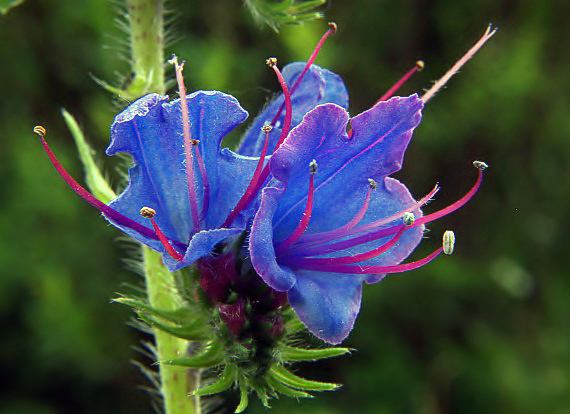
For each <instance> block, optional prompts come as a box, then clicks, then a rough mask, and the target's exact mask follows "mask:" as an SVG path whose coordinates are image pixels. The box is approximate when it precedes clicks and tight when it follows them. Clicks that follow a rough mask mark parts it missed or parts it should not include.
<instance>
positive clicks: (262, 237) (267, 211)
mask: <svg viewBox="0 0 570 414" xmlns="http://www.w3.org/2000/svg"><path fill="white" fill-rule="evenodd" d="M282 195H283V191H282V190H281V189H278V188H273V187H268V188H265V189H264V190H263V192H262V196H261V204H260V206H259V210H258V212H257V214H256V215H255V218H254V219H253V224H252V226H251V234H250V237H249V252H250V255H251V263H252V264H253V267H254V268H255V271H256V272H257V274H259V275H260V276H261V278H262V279H263V280H264V281H265V283H267V284H268V285H269V286H271V287H272V288H273V289H275V290H278V291H280V292H284V291H287V290H289V289H291V287H292V286H293V285H294V284H295V275H294V274H293V273H291V272H290V271H289V270H288V269H287V268H285V267H281V266H280V265H279V264H278V263H277V258H276V257H275V249H274V248H273V215H274V213H275V210H277V205H278V204H279V200H280V198H281V196H282Z"/></svg>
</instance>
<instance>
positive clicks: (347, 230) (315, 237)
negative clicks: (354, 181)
mask: <svg viewBox="0 0 570 414" xmlns="http://www.w3.org/2000/svg"><path fill="white" fill-rule="evenodd" d="M438 191H439V187H438V186H437V185H436V186H435V187H434V188H433V189H432V190H431V191H430V192H429V193H428V194H426V195H425V196H424V197H422V198H421V199H420V200H419V201H417V202H416V203H414V204H412V205H411V206H409V207H408V208H406V209H404V210H402V211H399V212H397V213H395V214H392V215H391V216H389V217H384V218H381V219H379V220H376V221H373V222H371V223H368V224H363V225H361V226H358V227H356V225H357V224H358V223H359V222H360V221H361V220H362V218H363V217H364V214H365V213H366V210H367V209H368V205H369V201H370V199H369V198H368V197H367V200H366V202H365V204H364V206H363V208H362V209H361V210H360V211H359V212H358V213H357V214H356V215H355V216H354V218H353V219H352V220H351V221H350V222H349V223H348V224H346V225H344V226H342V227H339V228H337V229H334V230H330V231H327V232H321V233H314V234H310V235H307V236H303V238H302V242H303V243H302V244H301V243H299V244H298V247H299V249H298V250H299V251H302V252H303V254H305V251H306V250H308V251H310V252H314V251H320V250H321V249H326V248H327V247H326V246H323V245H325V244H326V243H328V242H330V241H332V240H335V239H340V238H343V237H347V236H351V235H352V236H353V235H356V234H358V233H362V232H364V231H367V230H372V229H375V228H378V227H380V226H383V225H385V224H388V223H391V222H393V221H395V220H398V219H400V218H403V216H404V214H406V213H407V212H409V211H414V210H417V209H418V208H421V207H422V206H423V205H425V204H427V203H428V202H429V201H430V200H431V199H432V198H433V196H434V195H435V193H437V192H438ZM358 217H359V218H358ZM351 230H352V231H351ZM390 234H392V233H390ZM314 242H318V243H317V244H314ZM311 243H313V245H312V246H310V247H307V246H306V245H307V244H311ZM319 246H323V247H319ZM294 249H295V250H297V247H296V246H295V247H294ZM291 253H297V252H291ZM321 254H322V253H321ZM314 255H316V253H315V254H311V256H314Z"/></svg>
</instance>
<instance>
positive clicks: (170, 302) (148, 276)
mask: <svg viewBox="0 0 570 414" xmlns="http://www.w3.org/2000/svg"><path fill="white" fill-rule="evenodd" d="M127 9H128V17H129V26H130V36H131V64H132V68H131V69H132V72H133V74H134V77H133V80H132V82H131V84H130V85H129V87H128V92H129V93H130V94H131V95H132V96H141V95H144V94H145V93H148V92H156V93H160V94H164V93H165V92H166V91H165V82H164V5H163V0H127ZM142 249H143V258H144V274H145V282H146V289H147V296H148V300H149V303H150V305H151V306H152V307H153V308H156V309H162V310H172V309H175V308H176V307H177V306H179V305H180V302H181V298H180V295H179V293H178V292H177V290H176V287H175V286H176V284H175V282H174V275H173V274H172V273H170V272H169V271H168V270H167V269H166V268H165V267H164V264H163V263H162V259H161V257H160V254H158V253H156V252H154V251H153V250H151V249H149V248H147V247H143V248H142ZM154 337H155V345H156V356H157V359H158V360H159V361H164V360H167V359H173V358H178V357H181V356H184V355H185V354H186V351H187V349H188V341H185V340H182V339H179V338H176V337H174V336H171V335H169V334H167V333H166V332H161V331H160V330H157V329H154ZM159 373H160V388H161V389H160V391H161V394H162V397H163V399H164V411H165V413H166V414H199V413H200V406H199V400H193V399H192V398H190V397H189V394H190V393H191V392H192V391H193V390H194V389H195V386H196V383H197V381H198V379H197V376H196V375H197V373H198V372H191V371H189V370H188V369H186V368H181V367H175V366H168V365H162V364H161V365H159Z"/></svg>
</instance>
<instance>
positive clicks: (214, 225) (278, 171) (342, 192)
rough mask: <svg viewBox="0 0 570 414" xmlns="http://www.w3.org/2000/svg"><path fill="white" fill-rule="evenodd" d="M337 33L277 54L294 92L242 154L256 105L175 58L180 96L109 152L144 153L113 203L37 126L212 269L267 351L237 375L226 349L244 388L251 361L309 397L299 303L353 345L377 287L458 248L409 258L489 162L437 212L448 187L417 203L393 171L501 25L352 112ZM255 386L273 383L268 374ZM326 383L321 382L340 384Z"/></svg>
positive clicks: (246, 333)
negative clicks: (196, 85)
mask: <svg viewBox="0 0 570 414" xmlns="http://www.w3.org/2000/svg"><path fill="white" fill-rule="evenodd" d="M335 31H336V25H335V24H334V23H331V24H330V28H329V30H328V31H327V32H326V33H325V35H324V36H323V37H322V38H321V40H320V41H319V43H318V44H317V47H316V48H315V50H314V52H313V53H312V55H311V56H310V58H309V60H308V61H307V62H306V63H294V64H291V65H288V66H287V67H285V68H284V70H283V73H282V72H281V71H280V70H279V69H278V67H277V61H276V59H274V58H269V59H268V60H267V63H268V65H269V67H270V68H271V69H272V70H273V71H274V73H275V75H276V77H277V79H278V81H279V83H280V86H281V89H282V93H281V94H280V95H278V96H277V97H275V98H274V99H273V100H272V101H271V102H269V103H268V105H267V106H266V107H265V109H264V110H263V111H262V112H261V113H260V114H259V116H258V117H257V118H256V119H255V120H254V121H253V123H252V125H251V126H250V128H249V129H248V131H247V132H246V134H245V136H244V137H243V139H242V141H241V144H240V146H239V149H238V151H237V152H234V151H232V150H230V149H228V148H222V141H223V139H224V137H225V136H226V135H228V133H230V131H232V130H233V129H234V128H235V127H236V126H237V125H239V124H240V123H242V122H244V120H245V119H246V117H247V112H246V111H245V110H244V109H242V108H241V106H240V105H239V103H238V101H237V100H236V99H235V98H233V97H232V96H230V95H227V94H224V93H222V92H217V91H198V92H194V93H192V94H189V95H187V94H186V90H185V86H184V80H183V77H182V70H183V64H179V63H178V61H177V60H176V59H175V58H173V60H172V63H173V64H174V66H175V71H176V78H177V82H178V87H179V93H180V98H179V99H176V100H172V101H169V100H168V97H166V96H160V95H158V94H150V95H146V96H144V97H142V98H140V99H139V100H137V101H136V102H134V103H132V104H131V105H129V106H128V107H127V108H126V109H125V110H124V111H122V112H121V113H120V114H119V115H117V116H116V118H115V121H114V122H113V124H112V126H111V143H110V145H109V147H108V149H107V154H108V155H114V154H117V153H120V152H125V153H128V154H130V155H131V156H132V158H133V160H134V165H133V166H132V167H131V169H130V170H129V182H128V185H127V187H126V188H125V190H124V191H123V193H122V194H121V195H119V196H118V197H117V198H116V199H115V200H113V201H112V202H110V203H109V204H108V205H107V204H105V203H103V202H101V201H99V200H98V199H96V198H95V197H94V196H93V195H92V194H91V193H89V192H88V191H87V190H86V189H84V188H83V187H82V186H81V185H80V184H78V183H77V182H76V181H75V180H74V179H73V178H72V177H71V176H70V175H69V174H68V173H67V172H66V171H65V169H64V168H63V167H62V166H61V164H60V163H59V162H58V160H57V159H56V157H55V155H54V153H53V152H52V150H51V149H50V147H49V146H48V143H47V141H46V139H45V129H43V128H42V127H36V128H35V131H36V132H37V133H38V134H39V135H40V140H41V143H42V145H43V147H44V149H45V151H46V152H47V154H48V156H49V158H50V160H51V162H52V163H53V165H54V166H55V168H56V169H57V171H58V172H59V173H60V175H61V176H62V177H63V179H64V180H65V181H66V182H67V183H68V184H69V185H70V186H71V188H72V189H73V190H74V191H75V192H76V193H77V194H78V195H80V196H81V197H82V198H84V199H85V200H86V201H88V202H89V203H90V204H91V205H93V206H94V207H95V208H97V209H98V210H99V211H101V213H103V215H104V216H105V218H107V219H108V220H109V221H110V222H111V224H113V225H114V226H116V227H118V228H119V229H121V230H122V231H124V232H125V233H127V234H128V235H129V236H131V237H133V238H134V239H136V240H138V241H140V242H141V243H144V244H145V245H147V246H149V247H151V248H152V249H154V250H156V251H158V252H160V253H162V256H163V259H164V263H165V264H166V266H167V267H168V268H169V269H170V270H177V269H181V268H184V267H187V266H190V265H194V264H196V269H197V272H198V274H199V280H200V287H201V289H202V291H203V293H204V294H205V296H206V297H207V298H208V300H209V303H210V304H211V305H214V307H215V308H216V309H217V312H218V313H217V315H219V316H220V320H222V321H223V323H225V325H226V327H227V330H228V331H229V332H230V333H231V334H232V335H234V337H235V338H236V339H237V341H238V342H240V341H243V342H242V343H244V344H247V345H245V348H244V349H247V350H249V351H248V352H249V353H248V355H249V358H250V359H251V360H255V361H258V362H259V363H258V364H257V365H256V368H255V370H253V371H248V372H249V373H250V374H247V375H245V374H236V372H237V371H236V370H235V369H234V368H235V367H236V366H240V362H239V359H238V357H237V356H236V355H232V356H231V358H229V359H226V362H225V367H226V368H225V369H224V371H223V372H224V373H223V374H222V378H221V380H220V381H221V382H222V384H225V385H227V384H231V383H232V381H237V382H238V383H239V385H240V389H241V388H242V385H243V383H244V382H247V381H250V380H249V379H248V380H246V379H244V378H249V377H248V375H254V374H251V372H255V375H256V376H258V377H259V376H263V375H266V373H267V372H272V375H274V377H271V378H272V379H271V378H269V379H266V381H267V383H268V384H270V387H273V388H272V389H274V390H278V391H279V392H285V393H289V394H288V395H293V396H297V397H298V396H304V395H301V394H299V393H297V394H295V392H293V391H291V389H290V387H293V388H295V385H294V384H297V383H295V381H296V380H295V379H292V378H293V377H291V376H290V375H293V374H291V373H287V372H285V371H283V369H282V366H281V365H279V364H282V362H283V361H286V359H284V358H281V359H279V358H278V359H279V361H278V362H274V361H273V360H272V358H274V356H275V355H276V353H275V352H274V351H273V349H274V347H276V346H277V345H276V344H277V343H279V341H281V342H284V340H283V341H282V338H285V337H286V332H284V329H285V327H284V325H283V318H282V311H283V310H284V309H285V307H286V305H287V304H289V305H290V306H291V307H292V309H293V310H294V311H295V313H296V314H297V316H298V317H299V319H300V320H301V321H302V322H303V324H304V325H305V326H306V327H307V328H308V330H309V331H310V332H312V333H313V334H314V335H315V336H317V337H318V338H320V339H322V340H324V341H325V342H328V343H331V344H336V343H340V342H342V341H343V340H344V339H345V338H346V337H347V335H348V334H349V333H350V331H351V329H352V327H353V325H354V321H355V319H356V316H357V314H358V312H359V309H360V301H361V291H362V285H363V284H365V283H367V284H373V283H377V282H379V281H381V280H382V279H383V278H384V277H385V276H386V275H387V274H392V273H398V272H404V271H408V270H412V269H416V268H418V267H421V266H423V265H425V264H427V263H429V262H430V261H432V260H433V259H435V258H436V257H437V256H438V255H440V254H441V253H442V252H443V253H446V254H451V252H452V250H453V243H454V235H453V233H452V232H450V231H448V232H445V234H444V236H443V243H442V246H441V247H439V248H437V249H435V250H434V251H433V252H432V253H431V254H429V255H427V256H426V257H424V258H421V259H418V260H415V261H411V262H408V263H402V262H403V261H404V260H405V259H406V258H407V257H408V256H409V255H410V254H411V253H412V252H413V251H414V249H415V248H416V247H417V245H418V244H419V243H420V241H421V239H422V236H423V233H424V230H425V225H426V224H428V223H430V222H432V221H434V220H437V219H439V218H441V217H443V216H445V215H447V214H449V213H451V212H453V211H455V210H457V209H459V208H461V207H462V206H463V205H465V204H466V203H467V202H468V201H469V200H470V199H471V198H472V197H473V195H474V194H475V193H476V192H477V190H478V188H479V187H480V185H481V182H482V178H483V170H484V169H485V168H486V167H487V166H486V164H485V163H483V162H479V161H476V162H474V165H475V167H476V168H477V170H478V176H477V179H476V181H475V184H474V185H473V186H472V188H471V189H470V190H469V191H468V192H467V193H466V194H465V195H464V196H463V197H461V198H460V199H459V200H457V201H456V202H454V203H452V204H451V205H449V206H447V207H445V208H443V209H440V210H438V211H435V212H433V213H430V214H425V215H424V214H423V213H422V210H421V209H422V208H423V207H424V205H425V204H426V203H427V202H428V201H429V200H431V199H432V197H433V196H434V195H435V193H436V192H437V186H436V187H435V188H434V189H433V190H431V191H430V192H429V193H428V194H426V195H425V196H424V197H422V198H420V199H419V200H416V199H415V198H414V197H413V196H412V195H411V193H410V192H409V190H408V189H407V188H406V186H405V185H404V184H403V183H401V182H399V181H398V180H396V179H394V178H391V177H390V175H391V174H393V173H395V172H396V171H398V170H399V169H400V168H401V167H402V163H403V157H404V153H405V150H406V148H407V146H408V144H409V142H410V140H411V138H412V134H413V131H414V129H415V128H416V127H417V126H418V124H419V123H420V120H421V117H422V110H423V108H424V106H425V104H426V102H428V101H429V100H430V99H431V97H432V96H433V95H434V94H435V93H436V92H437V91H438V90H440V89H441V88H442V86H443V85H445V83H446V82H447V81H448V80H449V78H451V76H453V75H454V74H455V73H457V71H458V70H459V68H460V67H461V66H462V65H463V64H464V63H465V62H466V61H467V60H469V59H470V58H471V57H472V56H473V55H474V54H475V53H476V52H477V50H479V49H480V48H481V46H482V45H483V44H484V43H485V42H486V41H487V40H488V39H489V38H490V37H491V36H492V35H493V34H494V33H495V30H492V29H491V28H489V29H488V30H487V31H486V32H485V34H484V35H483V37H482V38H481V39H480V40H479V41H478V42H477V43H476V44H475V45H474V46H473V47H472V48H471V49H470V50H469V51H468V52H467V54H466V55H464V56H463V57H462V58H461V59H460V60H459V61H458V62H457V63H456V64H455V65H454V66H453V67H452V68H451V69H450V70H449V71H448V72H447V73H446V74H445V75H444V76H443V77H442V78H441V79H440V80H438V81H437V82H436V83H435V84H434V85H433V86H432V88H430V89H429V90H428V91H427V92H426V93H425V94H424V95H423V96H421V97H420V96H419V95H417V94H413V95H411V96H407V97H398V96H396V97H394V96H393V95H394V94H395V93H396V91H397V90H398V89H399V87H401V86H402V85H403V84H404V82H405V81H406V80H407V79H408V78H410V77H411V76H412V75H413V74H414V73H415V72H417V71H419V70H421V69H422V68H423V62H421V61H420V62H417V63H416V65H415V66H414V67H413V68H412V69H410V71H408V72H407V73H406V74H405V75H404V76H403V77H402V79H400V80H399V81H398V82H396V84H395V85H394V86H393V87H392V88H390V89H389V90H388V91H387V92H386V93H385V94H384V95H383V96H382V97H381V98H380V99H379V100H378V101H377V102H376V103H375V104H374V106H372V108H370V109H368V110H366V111H364V112H362V113H360V114H358V115H356V116H352V117H351V116H350V115H349V114H348V112H347V109H348V95H347V92H346V88H345V86H344V84H343V82H342V80H341V78H340V77H339V76H338V75H336V74H334V73H332V72H330V71H328V70H326V69H322V68H320V67H318V66H316V65H314V64H313V63H314V61H315V59H316V57H317V55H318V52H319V50H320V49H321V47H322V45H323V44H324V42H325V40H326V39H327V38H328V37H329V36H330V35H332V34H333V33H334V32H335ZM280 312H281V313H280ZM248 341H249V342H248ZM285 343H286V342H285ZM226 344H227V342H226ZM212 349H214V350H217V347H212ZM212 352H213V351H212ZM297 356H298V355H297ZM209 360H210V361H216V362H215V363H216V364H219V363H220V359H219V358H213V359H212V358H210V359H209ZM228 361H231V362H228ZM212 364H214V362H212ZM275 364H278V365H277V368H276V365H275ZM232 367H233V368H232ZM228 378H229V379H228ZM276 379H277V380H278V382H279V381H281V383H276V382H275V380H276ZM251 384H255V386H252V387H253V388H255V387H259V386H260V385H259V384H260V382H259V379H258V378H257V377H256V379H255V380H251ZM283 384H285V385H288V386H290V387H289V388H287V386H284V385H283ZM292 384H293V385H292ZM318 384H320V385H318V386H315V385H314V384H313V385H312V386H313V387H315V388H312V389H313V390H315V389H316V390H323V389H332V388H327V386H328V385H326V384H325V385H323V383H318ZM248 386H249V385H248ZM220 387H221V386H220ZM220 387H218V388H216V390H218V391H219V390H220V389H221V388H220ZM228 387H229V385H228ZM319 387H320V388H319ZM226 388H227V387H226ZM255 389H256V391H257V392H258V395H261V394H260V392H259V388H255ZM297 389H301V390H302V389H305V388H303V386H298V387H297ZM306 389H311V388H306Z"/></svg>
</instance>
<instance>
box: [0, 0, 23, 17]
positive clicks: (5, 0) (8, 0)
mask: <svg viewBox="0 0 570 414" xmlns="http://www.w3.org/2000/svg"><path fill="white" fill-rule="evenodd" d="M23 2H24V0H0V13H2V14H6V13H8V12H9V11H10V9H11V8H13V7H16V6H19V5H20V4H22V3H23Z"/></svg>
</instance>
